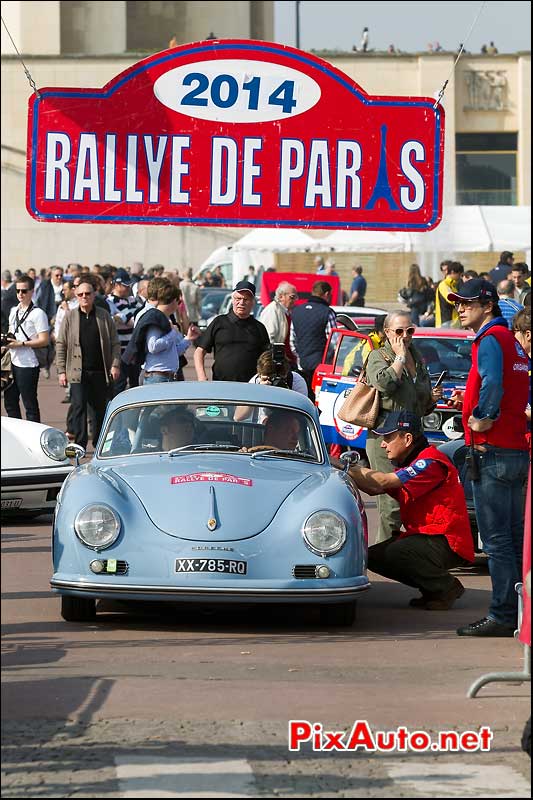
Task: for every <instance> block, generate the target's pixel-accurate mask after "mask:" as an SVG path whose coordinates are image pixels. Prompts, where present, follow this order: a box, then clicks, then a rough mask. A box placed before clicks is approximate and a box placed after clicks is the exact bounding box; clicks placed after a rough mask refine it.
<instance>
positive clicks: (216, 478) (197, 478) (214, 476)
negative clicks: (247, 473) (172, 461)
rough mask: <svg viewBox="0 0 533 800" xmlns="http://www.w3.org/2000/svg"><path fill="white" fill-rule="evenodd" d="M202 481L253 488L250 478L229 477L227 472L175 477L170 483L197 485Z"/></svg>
mask: <svg viewBox="0 0 533 800" xmlns="http://www.w3.org/2000/svg"><path fill="white" fill-rule="evenodd" d="M202 481H213V482H215V483H235V484H239V486H253V481H252V480H251V479H250V478H239V477H237V475H229V474H228V473H226V472H191V473H190V474H189V475H173V476H172V477H171V479H170V483H172V484H177V483H196V482H200V483H201V482H202Z"/></svg>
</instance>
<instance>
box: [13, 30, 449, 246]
mask: <svg viewBox="0 0 533 800" xmlns="http://www.w3.org/2000/svg"><path fill="white" fill-rule="evenodd" d="M225 50H243V51H253V52H256V53H257V52H261V51H264V52H268V53H270V54H272V53H274V54H275V53H282V54H283V55H284V56H285V57H287V58H292V59H294V60H296V61H300V62H303V63H305V64H307V65H308V66H311V67H313V68H314V69H318V70H319V71H321V72H324V73H326V74H327V75H329V76H330V77H331V78H333V79H334V80H336V81H337V82H339V83H341V84H342V85H343V86H344V88H346V89H347V90H348V91H349V92H351V93H352V94H354V95H355V96H356V97H357V98H358V99H359V100H360V101H361V102H362V103H364V104H365V105H370V106H372V105H375V106H382V105H388V106H401V107H404V106H411V107H423V108H426V109H427V110H428V111H429V112H431V113H432V114H433V115H434V116H435V153H436V158H435V165H434V166H435V169H434V173H433V181H432V183H433V208H434V213H433V217H432V218H431V220H429V222H425V223H413V224H399V223H384V222H338V221H330V222H328V221H324V220H323V221H320V220H319V221H316V220H309V221H306V222H305V224H303V225H302V220H301V219H296V220H279V219H276V220H260V221H259V220H257V219H250V220H247V219H244V218H243V217H238V218H237V219H222V220H218V219H216V218H213V217H209V218H194V217H187V218H180V221H179V222H176V219H177V217H175V216H173V217H169V216H166V217H159V218H158V217H150V218H146V217H131V216H128V217H123V216H113V215H107V214H99V215H98V217H97V218H95V217H94V215H90V214H65V215H62V214H43V213H42V212H40V211H38V210H37V208H36V205H37V202H36V180H37V178H36V169H37V152H36V151H37V131H38V120H39V110H40V106H41V103H42V101H43V100H44V99H46V98H49V97H80V96H81V97H83V98H88V99H91V98H92V99H103V98H104V99H105V98H109V97H111V95H113V94H114V92H116V91H117V90H118V89H120V88H121V87H122V86H123V85H124V84H125V83H127V82H128V81H129V80H131V79H132V78H134V77H136V76H137V75H138V74H139V73H140V72H144V71H145V70H146V69H148V68H149V67H152V66H154V65H157V64H160V63H163V62H165V61H173V60H175V59H182V58H183V57H187V56H188V55H191V54H193V53H194V54H195V55H197V54H198V53H202V52H203V51H207V52H209V53H210V54H211V55H213V56H215V57H216V56H218V55H220V54H221V53H222V52H223V51H225ZM443 123H444V109H443V107H442V106H441V105H440V104H438V103H436V102H435V101H434V100H433V99H432V98H430V97H416V98H411V97H406V98H405V99H404V98H401V99H400V98H399V97H393V96H380V95H376V96H370V95H368V94H366V92H364V90H363V89H361V87H360V86H359V85H358V84H357V83H355V81H352V80H351V78H350V77H349V76H348V75H346V74H345V73H343V72H341V71H340V70H338V69H336V67H333V66H332V65H331V64H329V63H328V62H327V61H323V60H322V59H320V58H318V57H316V56H314V55H310V54H308V53H305V52H303V51H301V50H297V49H295V48H292V47H288V46H287V45H278V44H275V43H273V42H259V41H253V40H240V39H224V40H222V41H216V42H212V41H207V42H205V41H204V42H196V43H193V44H190V45H182V46H180V47H176V48H173V49H172V50H165V51H162V53H155V54H154V55H152V56H149V57H148V58H146V59H143V60H142V61H139V62H137V63H136V64H133V65H132V66H131V67H129V68H128V69H126V70H125V71H124V72H121V73H120V74H119V75H117V76H116V77H114V78H113V79H112V80H111V81H109V83H107V84H106V85H105V86H104V87H103V88H102V89H72V88H53V87H46V88H44V89H39V96H37V95H36V94H33V95H32V96H31V97H30V100H29V111H28V142H27V175H28V176H29V180H27V182H26V208H27V210H28V213H29V214H30V215H31V216H32V217H34V218H35V219H37V220H38V221H48V222H71V223H83V222H87V223H89V222H94V221H100V222H102V221H103V220H105V221H106V222H107V223H115V224H124V225H127V224H130V225H139V224H144V225H208V226H221V227H222V226H224V227H240V226H242V227H279V228H301V227H305V228H318V229H324V230H325V229H328V228H333V229H334V230H338V229H344V230H385V231H387V230H388V231H430V230H433V228H435V227H437V225H438V224H439V223H440V221H441V219H442V192H443V170H442V168H441V165H442V164H443V162H444V134H443Z"/></svg>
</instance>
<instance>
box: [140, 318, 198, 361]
mask: <svg viewBox="0 0 533 800" xmlns="http://www.w3.org/2000/svg"><path fill="white" fill-rule="evenodd" d="M189 345H190V341H189V339H186V338H185V337H184V335H183V334H182V333H180V332H179V331H177V330H176V329H175V328H172V330H170V331H169V332H168V333H166V334H165V335H164V336H161V328H158V327H157V325H150V327H149V328H148V333H147V334H146V361H145V364H144V370H145V372H177V371H178V366H179V357H180V355H181V354H182V353H184V352H185V351H186V350H187V348H188V347H189Z"/></svg>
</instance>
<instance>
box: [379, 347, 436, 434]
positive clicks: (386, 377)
mask: <svg viewBox="0 0 533 800" xmlns="http://www.w3.org/2000/svg"><path fill="white" fill-rule="evenodd" d="M409 350H410V352H411V355H412V356H413V358H414V360H415V364H416V380H414V379H413V378H412V377H411V375H410V374H409V372H408V371H407V369H406V368H405V367H404V369H403V372H402V376H401V378H400V379H398V377H397V375H396V372H395V371H394V369H393V367H392V362H393V361H394V358H395V356H396V354H395V352H394V350H393V349H392V347H391V345H390V342H388V341H387V342H385V344H384V345H383V347H380V348H379V350H372V351H371V353H370V355H369V356H368V362H367V365H366V376H367V381H368V383H369V385H371V386H375V387H376V389H377V390H378V392H379V396H380V404H379V415H378V419H377V422H376V427H378V426H379V425H381V424H382V422H383V421H384V419H385V417H386V416H387V414H388V412H389V411H400V410H401V409H404V410H405V411H412V412H413V413H414V414H418V416H419V417H423V416H425V414H428V413H429V411H430V410H431V409H432V408H433V406H434V400H433V398H432V396H431V379H430V377H429V372H428V371H427V369H426V366H425V364H424V362H423V361H422V356H421V355H420V353H419V352H418V350H417V349H416V347H414V346H413V345H411V346H410V348H409Z"/></svg>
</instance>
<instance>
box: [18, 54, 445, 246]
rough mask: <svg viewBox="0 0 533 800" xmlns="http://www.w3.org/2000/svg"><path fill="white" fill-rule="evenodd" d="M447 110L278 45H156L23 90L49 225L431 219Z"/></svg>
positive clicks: (421, 224) (30, 175)
mask: <svg viewBox="0 0 533 800" xmlns="http://www.w3.org/2000/svg"><path fill="white" fill-rule="evenodd" d="M443 155H444V111H443V109H442V107H441V106H440V105H436V104H435V102H434V100H433V99H432V98H429V97H372V96H369V95H368V94H366V93H365V92H364V91H363V89H361V87H360V86H358V85H357V84H356V83H354V82H353V81H352V80H351V79H350V78H349V77H348V76H347V75H345V74H343V73H342V72H340V71H339V70H337V69H335V67H333V66H331V64H329V63H327V62H326V61H323V60H321V59H319V58H317V57H315V56H313V55H310V54H308V53H304V52H302V51H299V50H295V49H293V48H290V47H285V46H281V45H277V44H272V43H265V42H258V41H257V42H254V41H248V40H247V41H240V40H239V41H238V40H223V41H208V42H198V43H195V44H190V45H183V46H181V47H176V48H174V49H172V50H166V51H164V52H162V53H157V54H155V55H153V56H151V57H149V58H147V59H145V60H143V61H140V62H139V63H137V64H135V65H134V66H132V67H130V68H129V69H127V70H126V71H125V72H123V73H121V74H120V75H118V76H117V77H116V78H114V79H113V80H112V81H111V82H110V83H108V84H107V85H106V86H104V88H103V89H54V88H45V89H40V90H39V94H38V96H37V95H33V96H32V98H31V99H30V101H29V122H28V162H27V208H28V211H29V212H30V214H31V215H32V216H33V217H35V219H38V220H42V221H48V222H89V223H90V222H97V223H140V224H157V225H231V226H238V225H243V226H247V227H257V226H267V227H273V226H287V227H300V228H313V227H316V228H328V227H331V228H349V229H363V228H365V229H375V230H412V231H416V230H419V231H424V230H430V229H432V228H434V227H435V226H436V225H438V223H439V221H440V218H441V213H442V175H443Z"/></svg>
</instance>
